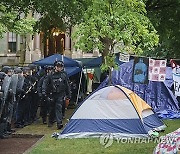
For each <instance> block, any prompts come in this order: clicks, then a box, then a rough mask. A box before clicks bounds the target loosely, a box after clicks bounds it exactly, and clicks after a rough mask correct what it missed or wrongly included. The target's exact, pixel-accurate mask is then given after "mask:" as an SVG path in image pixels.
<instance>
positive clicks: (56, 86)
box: [51, 73, 66, 93]
mask: <svg viewBox="0 0 180 154" xmlns="http://www.w3.org/2000/svg"><path fill="white" fill-rule="evenodd" d="M51 80H52V92H53V93H64V92H65V88H66V87H65V86H66V85H65V76H64V75H63V73H58V74H53V75H52V79H51Z"/></svg>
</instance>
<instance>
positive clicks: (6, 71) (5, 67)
mask: <svg viewBox="0 0 180 154" xmlns="http://www.w3.org/2000/svg"><path fill="white" fill-rule="evenodd" d="M12 71H13V69H12V68H11V67H10V66H4V67H3V68H2V72H4V73H6V74H7V73H8V72H12Z"/></svg>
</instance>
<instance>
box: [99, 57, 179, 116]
mask: <svg viewBox="0 0 180 154" xmlns="http://www.w3.org/2000/svg"><path fill="white" fill-rule="evenodd" d="M133 63H134V61H133V60H131V61H130V62H128V63H124V64H122V65H121V66H120V67H119V70H116V71H113V72H112V84H119V85H121V86H124V87H126V88H128V89H131V90H132V91H134V92H135V93H136V94H138V95H139V96H140V97H141V98H142V99H143V100H145V101H146V102H147V103H148V104H149V105H150V106H151V107H152V108H153V110H154V111H155V112H156V113H157V114H158V116H159V117H160V118H162V119H174V118H180V111H179V106H178V101H177V99H176V98H175V96H174V94H173V93H172V91H171V89H170V87H171V86H172V84H173V80H172V69H171V68H170V67H167V69H166V74H167V75H166V80H165V82H156V81H149V83H148V84H137V83H133V82H132V72H133ZM107 84H108V79H105V81H104V82H103V83H102V84H101V85H100V87H99V88H101V87H103V86H105V85H107Z"/></svg>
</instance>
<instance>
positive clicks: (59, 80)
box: [42, 71, 71, 98]
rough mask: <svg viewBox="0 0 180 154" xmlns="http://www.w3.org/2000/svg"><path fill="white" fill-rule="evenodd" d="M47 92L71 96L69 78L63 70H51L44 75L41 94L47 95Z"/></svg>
mask: <svg viewBox="0 0 180 154" xmlns="http://www.w3.org/2000/svg"><path fill="white" fill-rule="evenodd" d="M49 92H51V93H52V94H59V95H60V96H63V95H64V96H66V97H68V98H70V97H71V92H70V85H69V79H68V76H67V74H66V73H65V72H64V71H61V72H53V73H51V74H49V75H47V76H46V77H45V79H44V82H43V84H42V94H43V95H47V93H49Z"/></svg>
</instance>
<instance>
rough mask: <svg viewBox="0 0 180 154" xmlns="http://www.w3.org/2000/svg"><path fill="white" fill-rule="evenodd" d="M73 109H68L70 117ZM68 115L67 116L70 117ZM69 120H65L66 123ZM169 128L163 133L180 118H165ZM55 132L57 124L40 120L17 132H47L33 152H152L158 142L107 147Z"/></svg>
mask: <svg viewBox="0 0 180 154" xmlns="http://www.w3.org/2000/svg"><path fill="white" fill-rule="evenodd" d="M71 113H72V110H68V112H67V116H68V117H69V116H70V114H71ZM68 117H67V118H68ZM66 122H67V120H65V121H64V123H66ZM164 122H165V124H166V125H167V128H166V130H165V132H163V133H161V135H165V134H167V133H170V132H172V131H174V130H176V129H178V128H179V127H180V120H165V121H164ZM53 132H58V130H57V129H56V127H55V125H54V126H53V127H52V128H48V127H46V126H44V125H43V124H40V123H39V122H37V123H35V124H33V125H31V126H28V127H25V128H23V129H21V130H19V131H18V132H17V133H23V134H45V136H44V138H43V139H42V140H41V142H40V143H39V144H37V145H36V146H35V147H34V148H33V149H31V150H30V153H31V154H51V153H52V154H54V153H56V154H58V153H61V154H74V153H77V154H84V153H88V154H97V153H111V154H112V153H113V154H114V153H115V154H116V153H118V154H119V153H122V154H123V153H126V154H128V153H129V154H133V153H135V154H152V152H153V149H154V147H155V146H156V145H157V143H154V141H151V142H147V143H144V142H143V143H142V142H140V143H118V142H117V140H114V141H113V143H112V145H111V146H109V147H108V148H105V147H104V146H103V145H102V144H100V139H93V138H91V139H62V140H56V139H54V138H51V135H52V133H53Z"/></svg>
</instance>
